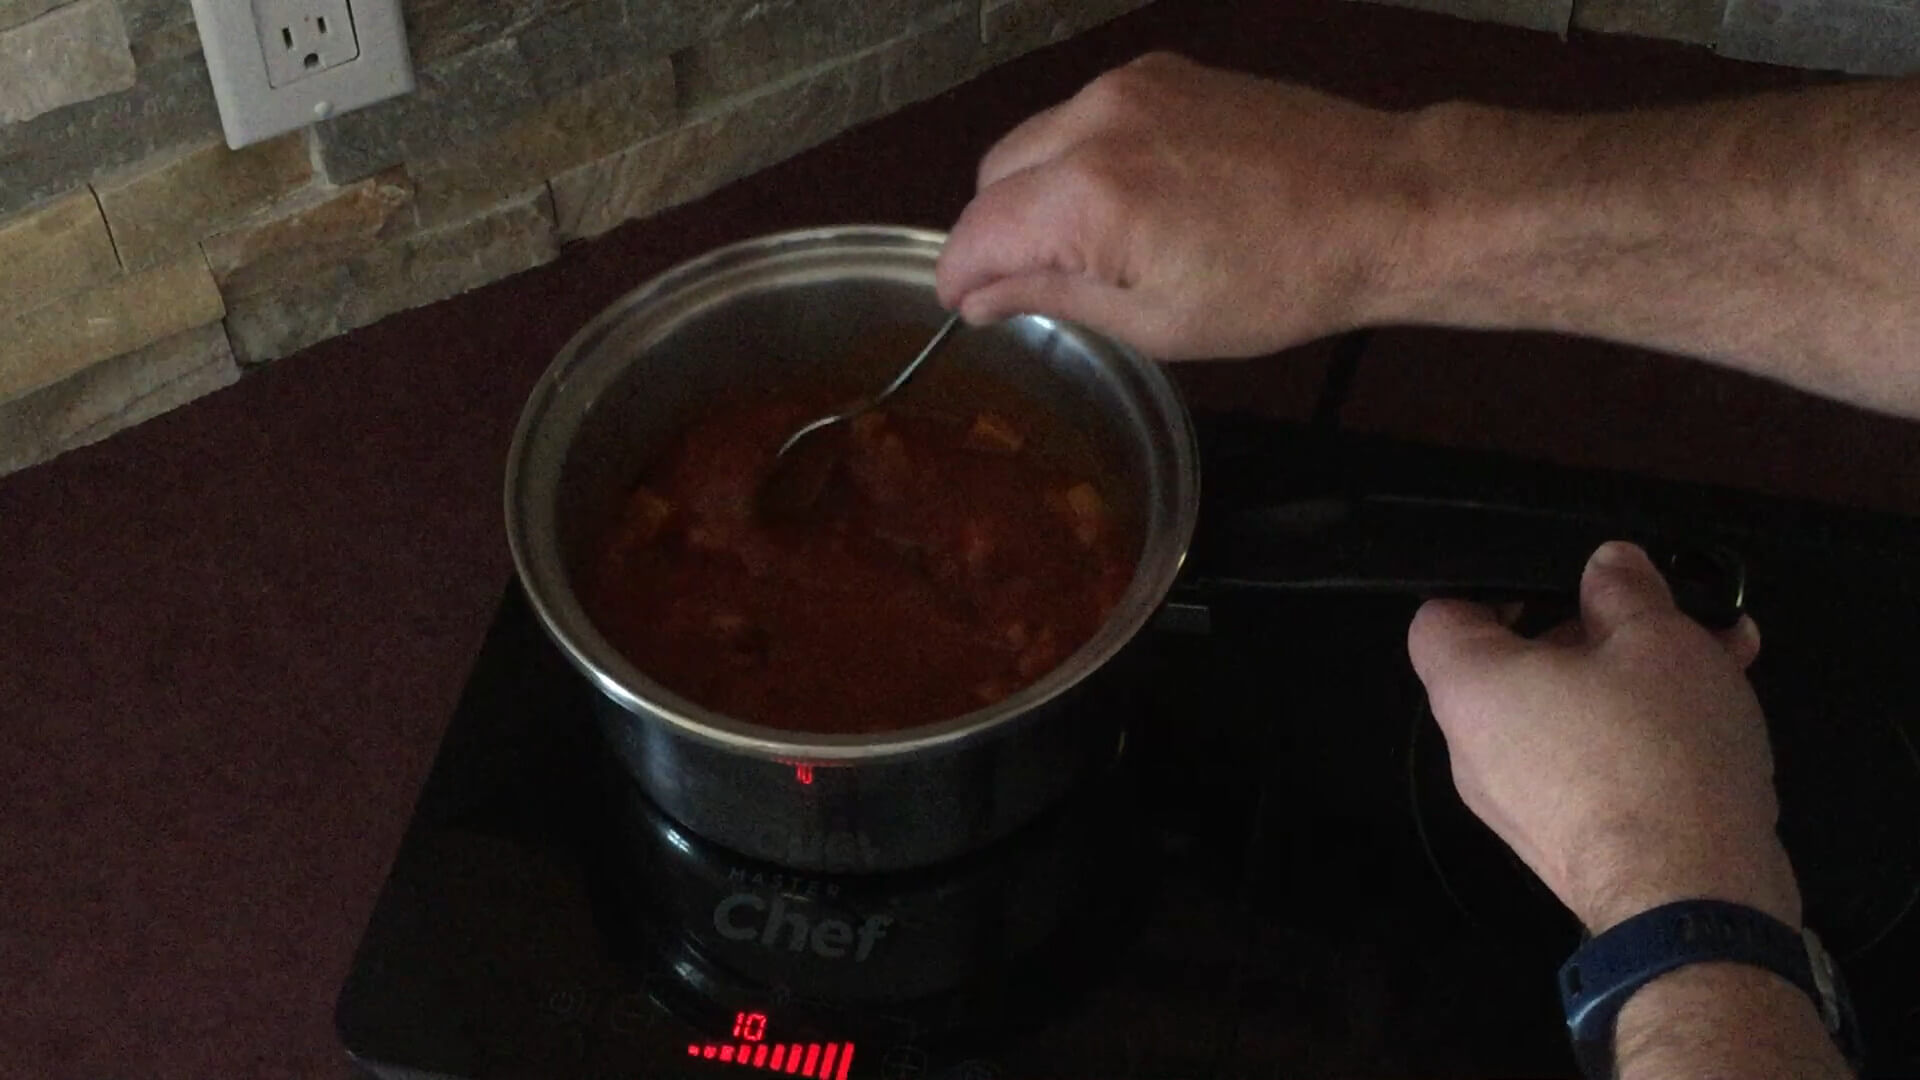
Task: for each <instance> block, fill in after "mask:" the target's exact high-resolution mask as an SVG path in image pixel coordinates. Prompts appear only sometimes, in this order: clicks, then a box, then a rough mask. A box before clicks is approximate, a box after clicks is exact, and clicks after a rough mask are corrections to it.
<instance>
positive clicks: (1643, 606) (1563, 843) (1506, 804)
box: [1407, 543, 1800, 934]
mask: <svg viewBox="0 0 1920 1080" xmlns="http://www.w3.org/2000/svg"><path fill="white" fill-rule="evenodd" d="M1407 644H1408V649H1409V652H1410V653H1411V655H1412V658H1413V664H1414V668H1415V670H1416V671H1418V673H1419V675H1420V678H1421V681H1422V682H1424V683H1425V684H1426V687H1427V693H1428V697H1429V699H1430V700H1431V701H1432V704H1433V713H1434V717H1435V718H1436V719H1437V720H1438V721H1439V723H1440V728H1441V731H1442V732H1444V733H1445V735H1446V739H1447V747H1448V750H1449V753H1450V755H1451V757H1452V764H1453V779H1454V784H1455V786H1456V787H1457V788H1458V789H1459V791H1460V796H1461V798H1462V799H1463V800H1464V801H1465V802H1466V804H1467V806H1468V808H1469V809H1471V810H1472V811H1473V812H1474V813H1475V814H1477V815H1478V816H1479V817H1480V819H1481V820H1482V821H1484V822H1486V823H1487V825H1488V826H1489V827H1491V828H1492V829H1493V831H1494V832H1495V833H1497V834H1499V836H1500V838H1501V839H1502V840H1504V841H1506V843H1507V845H1508V846H1509V847H1511V848H1512V849H1513V850H1514V852H1515V854H1517V855H1518V856H1519V857H1520V858H1521V860H1522V861H1524V862H1525V863H1526V864H1527V865H1528V866H1529V867H1531V868H1532V869H1533V871H1534V873H1536V874H1538V875H1539V877H1540V879H1541V881H1543V882H1544V883H1545V884H1546V885H1547V887H1548V888H1549V889H1551V890H1552V891H1553V893H1554V895H1555V896H1557V897H1559V898H1560V900H1561V902H1562V903H1564V904H1566V905H1567V907H1568V908H1569V909H1571V910H1572V912H1573V913H1574V915H1575V916H1577V917H1578V918H1579V919H1580V921H1581V922H1582V923H1583V924H1585V925H1586V927H1587V928H1588V930H1589V931H1591V932H1593V933H1596V934H1597V933H1599V932H1600V931H1602V930H1604V929H1605V928H1607V927H1609V926H1612V925H1613V924H1615V923H1617V922H1620V921H1621V920H1623V919H1626V918H1628V917H1630V916H1632V915H1634V914H1637V913H1639V912H1641V911H1644V910H1646V909H1648V908H1652V907H1656V906H1658V905H1660V904H1662V903H1666V902H1668V901H1671V900H1679V899H1689V898H1699V897H1705V898H1714V899H1721V900H1729V901H1734V902H1737V903H1744V904H1749V905H1751V906H1753V907H1757V908H1759V909H1760V910H1762V911H1765V912H1768V913H1769V914H1771V915H1773V916H1774V917H1776V918H1778V919H1780V920H1782V921H1784V922H1786V923H1787V924H1788V925H1790V926H1796V927H1797V926H1799V925H1800V895H1799V890H1798V887H1797V886H1796V885H1795V883H1794V879H1793V871H1792V868H1791V866H1790V865H1789V864H1788V861H1787V856H1786V851H1785V849H1784V848H1783V847H1781V845H1780V841H1779V838H1778V836H1777V835H1776V834H1775V832H1774V825H1775V820H1776V818H1777V816H1778V805H1777V803H1776V801H1775V795H1774V790H1773V758H1772V754H1771V752H1770V751H1769V749H1768V746H1767V733H1766V725H1765V722H1764V720H1763V719H1762V717H1761V713H1760V705H1759V702H1758V701H1757V700H1756V699H1755V698H1754V694H1753V689H1752V687H1751V686H1750V685H1749V684H1748V683H1747V680H1746V678H1745V675H1744V674H1743V671H1744V669H1745V667H1746V666H1747V664H1749V663H1751V662H1752V660H1753V658H1754V656H1755V654H1756V653H1757V652H1758V650H1759V644H1760V639H1759V633H1758V631H1757V630H1755V629H1754V626H1753V623H1752V622H1751V620H1742V621H1741V623H1740V624H1739V625H1738V626H1736V627H1734V628H1733V629H1732V630H1729V631H1726V632H1725V633H1723V634H1720V635H1715V634H1713V633H1711V632H1709V631H1707V630H1706V629H1705V628H1703V627H1701V626H1700V625H1699V624H1698V623H1696V622H1694V621H1693V620H1691V619H1689V618H1688V617H1687V616H1685V615H1683V614H1681V613H1680V611H1679V610H1678V609H1677V608H1675V606H1674V603H1673V596H1672V594H1671V592H1670V591H1669V590H1668V588H1667V584H1666V581H1665V580H1664V579H1663V578H1662V577H1661V576H1660V573H1659V571H1658V570H1656V569H1655V568H1654V566H1653V564H1652V562H1651V561H1649V560H1648V558H1647V556H1646V554H1645V553H1644V552H1642V551H1641V550H1640V549H1639V548H1636V547H1634V546H1632V545H1630V544H1619V543H1615V544H1607V545H1604V546H1602V547H1601V548H1600V549H1599V550H1598V551H1596V552H1595V553H1594V555H1593V558H1592V560H1591V561H1589V562H1588V564H1587V568H1586V572H1585V574H1584V576H1583V577H1582V579H1581V582H1580V618H1579V619H1578V620H1576V621H1574V622H1572V623H1569V624H1567V625H1565V626H1562V627H1560V628H1558V629H1556V630H1555V631H1553V632H1551V633H1550V634H1548V635H1547V636H1546V637H1545V638H1542V639H1539V640H1526V639H1523V638H1520V637H1518V636H1516V635H1515V634H1513V633H1512V632H1511V631H1509V630H1508V629H1507V628H1506V627H1505V626H1503V625H1502V624H1501V623H1500V622H1499V620H1498V618H1497V617H1496V616H1495V615H1494V614H1493V613H1492V612H1491V611H1489V610H1488V609H1486V608H1484V607H1482V606H1479V605H1476V604H1469V603H1465V602H1461V601H1449V600H1435V601H1430V602H1429V603H1427V604H1426V605H1425V606H1424V607H1422V608H1421V609H1420V613H1419V614H1418V615H1417V616H1416V617H1415V618H1414V622H1413V626H1412V628H1411V629H1410V631H1409V632H1408V639H1407Z"/></svg>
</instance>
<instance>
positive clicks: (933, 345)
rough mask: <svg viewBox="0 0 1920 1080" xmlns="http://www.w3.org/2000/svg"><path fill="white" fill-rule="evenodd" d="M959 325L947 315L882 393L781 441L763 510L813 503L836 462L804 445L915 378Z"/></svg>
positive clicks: (787, 510) (773, 513)
mask: <svg viewBox="0 0 1920 1080" xmlns="http://www.w3.org/2000/svg"><path fill="white" fill-rule="evenodd" d="M959 325H960V316H959V314H958V313H955V314H953V315H950V316H948V317H947V321H946V322H944V323H942V324H940V329H938V330H936V331H934V333H933V337H932V339H930V340H929V341H928V342H927V344H926V345H925V347H923V348H922V349H921V350H920V355H918V356H916V357H914V358H913V359H912V361H910V362H909V363H908V364H907V366H906V367H903V368H901V369H900V373H899V374H897V375H895V376H894V377H893V381H892V382H889V383H888V384H887V385H886V386H884V387H882V388H881V390H880V392H879V393H877V394H875V395H873V396H872V397H870V398H867V399H865V400H863V401H860V402H857V403H855V404H854V405H852V406H849V407H848V408H846V409H843V410H841V411H839V412H836V413H829V414H827V415H826V416H822V417H819V418H817V419H814V420H810V421H808V422H807V423H805V424H802V425H800V427H799V428H797V429H795V430H794V433H793V434H791V435H789V436H787V440H786V441H785V442H783V443H781V444H780V449H779V450H778V451H776V452H775V453H774V455H773V464H772V466H771V467H770V468H769V469H768V471H767V475H766V478H765V479H764V480H762V481H761V483H760V491H759V504H760V505H759V508H760V512H761V513H762V514H763V515H765V516H768V517H782V516H789V515H791V514H793V513H796V512H798V511H800V510H804V509H806V508H807V507H809V506H811V505H813V501H814V499H816V498H818V497H819V495H820V490H821V488H823V487H825V486H826V482H827V475H828V473H829V472H831V470H832V467H833V462H832V460H831V458H827V457H823V456H822V455H819V454H809V453H807V452H806V451H805V449H804V448H805V447H806V446H807V445H808V444H813V445H819V440H818V439H816V438H815V436H817V435H819V434H820V433H821V432H823V431H825V430H827V429H828V428H831V427H834V426H836V425H839V424H845V423H849V422H851V421H852V420H853V419H854V418H855V417H858V416H860V415H862V414H864V413H868V412H872V411H873V410H874V409H877V408H879V407H880V406H881V405H882V404H883V403H885V402H886V400H887V399H888V398H890V397H892V396H893V395H894V394H896V393H898V392H899V391H900V389H901V388H902V387H904V386H906V385H907V383H909V382H912V381H913V377H914V376H915V375H917V374H919V372H920V368H921V366H922V365H924V364H925V363H926V362H927V360H928V359H929V358H931V357H932V356H933V354H934V353H936V352H938V351H940V346H941V345H943V344H945V343H946V340H947V338H949V337H951V336H952V335H953V331H954V329H955V328H956V327H958V326H959Z"/></svg>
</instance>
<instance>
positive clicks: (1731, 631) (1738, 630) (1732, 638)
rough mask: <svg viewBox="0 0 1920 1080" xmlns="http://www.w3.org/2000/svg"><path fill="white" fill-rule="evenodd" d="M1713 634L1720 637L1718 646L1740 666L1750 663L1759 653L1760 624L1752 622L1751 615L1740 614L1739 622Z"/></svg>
mask: <svg viewBox="0 0 1920 1080" xmlns="http://www.w3.org/2000/svg"><path fill="white" fill-rule="evenodd" d="M1713 636H1714V637H1716V638H1719V639H1720V647H1721V648H1723V649H1725V650H1727V655H1728V656H1731V657H1733V662H1734V663H1736V664H1739V665H1740V666H1741V667H1742V668H1746V667H1748V666H1749V665H1751V664H1752V663H1753V662H1754V660H1755V659H1756V658H1757V657H1759V655H1760V624H1759V623H1756V622H1754V621H1753V616H1751V615H1742V616H1740V621H1739V622H1737V623H1734V624H1733V625H1732V626H1730V627H1728V628H1726V629H1725V630H1720V631H1717V632H1716V633H1715V634H1714V635H1713Z"/></svg>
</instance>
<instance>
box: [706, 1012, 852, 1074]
mask: <svg viewBox="0 0 1920 1080" xmlns="http://www.w3.org/2000/svg"><path fill="white" fill-rule="evenodd" d="M733 1037H734V1038H736V1039H740V1040H742V1041H740V1042H738V1043H689V1044H687V1056H688V1057H697V1058H705V1059H707V1060H708V1061H719V1062H722V1063H724V1064H729V1065H745V1066H746V1067H748V1068H750V1069H764V1070H766V1071H768V1072H775V1073H783V1074H785V1075H788V1076H804V1077H807V1078H808V1080H847V1070H848V1069H851V1068H852V1067H853V1044H852V1043H837V1042H830V1043H817V1042H813V1043H769V1042H767V1041H765V1040H766V1037H767V1014H766V1013H757V1012H752V1013H750V1012H742V1013H735V1014H733Z"/></svg>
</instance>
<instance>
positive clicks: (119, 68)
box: [0, 0, 1920, 473]
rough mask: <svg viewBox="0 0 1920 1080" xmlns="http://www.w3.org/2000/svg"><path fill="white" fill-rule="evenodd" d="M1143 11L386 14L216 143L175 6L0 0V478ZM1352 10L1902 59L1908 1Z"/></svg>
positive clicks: (561, 7)
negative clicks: (318, 86) (355, 56)
mask: <svg viewBox="0 0 1920 1080" xmlns="http://www.w3.org/2000/svg"><path fill="white" fill-rule="evenodd" d="M1145 2H1146V0H403V10H404V13H405V16H406V21H407V27H408V41H409V46H410V48H411V49H412V52H413V55H414V58H415V62H416V66H417V68H418V73H419V91H418V92H417V93H415V94H412V95H409V96H407V97H403V98H399V99H396V100H393V101H389V102H385V103H382V104H380V105H377V106H374V107H372V108H369V109H365V110H361V111H359V112H354V113H349V114H347V115H345V116H341V117H337V118H335V119H333V120H330V121H328V122H326V123H323V124H321V125H319V126H317V127H315V128H312V129H309V130H306V131H302V132H296V133H292V134H289V135H286V136H283V137H281V138H277V139H273V140H269V141H268V142H265V143H262V144H260V145H256V146H251V147H247V148H245V149H243V150H239V151H232V150H228V149H227V147H226V145H225V143H224V142H223V141H222V140H221V138H220V127H219V116H218V113H217V111H216V110H215V108H214V102H213V94H212V91H211V89H210V88H209V86H208V82H207V73H206V67H205V64H204V63H203V62H202V60H201V57H200V45H199V38H198V35H197V33H196V32H195V28H194V23H193V13H192V7H191V5H190V3H189V0H0V473H5V472H8V471H11V470H13V469H17V468H23V467H25V466H28V465H31V464H34V463H35V462H38V461H42V460H45V459H47V458H49V457H52V456H53V455H55V454H58V453H60V452H62V451H63V450H66V449H70V448H72V447H75V446H79V445H82V444H84V443H86V442H91V441H93V440H95V439H99V438H102V437H105V436H107V435H110V434H111V433H112V432H114V431H116V430H119V429H121V428H124V427H126V426H128V425H130V424H134V423H138V422H139V421H141V420H143V419H146V418H148V417H150V416H153V415H156V414H157V413H159V412H161V411H164V410H166V409H170V408H175V407H178V406H180V405H183V404H185V403H187V402H189V401H191V400H193V399H194V398H195V397H197V396H200V395H202V394H205V393H210V392H212V391H214V390H217V389H219V388H220V387H223V386H226V385H229V384H231V383H232V382H234V381H235V380H236V379H238V378H240V377H242V375H243V373H244V371H245V370H246V368H247V367H248V366H249V365H253V364H258V363H262V362H265V361H269V360H272V359H275V358H277V357H281V356H285V355H287V354H288V353H291V352H294V351H297V350H299V349H301V348H304V347H306V346H307V345H310V344H313V343H314V342H316V341H319V340H322V339H324V338H327V337H330V336H332V335H335V334H340V333H344V332H346V331H348V330H351V329H353V328H355V327H358V326H363V325H366V324H367V323H370V322H372V321H374V320H376V319H379V318H381V317H383V316H385V315H388V314H390V313H392V312H395V311H399V310H402V309H404V308H407V307H413V306H417V305H420V304H426V303H431V302H432V301H434V300H437V299H440V298H442V297H446V296H450V295H453V294H455V293H458V292H461V291H463V290H466V289H471V288H474V287H476V286H479V285H482V284H485V283H486V282H488V281H491V280H494V279H496V278H500V277H504V276H506V275H509V274H512V273H516V272H518V271H521V270H524V269H526V268H529V267H532V266H536V265H538V264H540V263H542V262H544V261H547V260H549V259H551V258H553V257H554V256H555V255H556V254H557V253H558V251H559V249H560V246H561V244H563V243H565V242H566V241H569V240H573V239H576V238H582V237H589V236H593V235H596V234H598V233H601V232H604V231H606V230H608V229H611V228H613V227H615V226H617V225H619V224H620V223H622V222H624V221H628V220H631V219H634V218H637V217H643V216H646V215H649V214H652V213H655V212H657V211H659V210H661V209H663V208H665V207H668V206H672V205H674V204H676V203H680V202H685V201H688V200H691V199H694V198H698V197H699V196H701V195H703V194H705V193H706V192H708V191H711V190H713V189H714V188H716V187H718V186H720V185H722V184H725V183H726V182H728V181H729V180H732V179H735V178H737V177H739V176H742V175H745V174H746V173H749V172H752V171H754V170H757V169H760V168H763V167H765V166H767V165H770V164H772V163H774V162H776V161H779V160H781V159H782V158H785V157H787V156H789V155H791V154H794V153H797V152H799V151H800V150H803V149H805V148H807V147H809V146H812V145H814V144H816V143H819V142H821V141H823V140H825V139H828V138H830V137H832V136H833V135H835V134H836V133H838V132H840V131H842V130H845V129H846V128H848V127H851V126H853V125H856V124H859V123H861V122H862V121H864V120H867V119H871V118H873V117H875V116H878V115H880V114H882V113H885V112H889V111H892V110H894V109H897V108H900V107H901V106H903V105H906V104H908V103H910V102H912V101H915V100H918V99H920V98H923V97H926V96H929V95H932V94H936V93H939V92H941V91H942V90H945V89H947V88H948V87H951V86H954V85H956V84H958V83H960V82H963V81H965V80H967V79H969V78H971V77H972V76H973V75H975V74H978V73H979V72H980V71H982V70H984V69H985V68H987V67H989V66H991V65H993V64H997V63H1000V62H1002V61H1004V60H1007V59H1010V58H1012V57H1014V56H1017V55H1020V54H1021V53H1024V52H1027V51H1029V50H1032V49H1034V48H1037V47H1039V46H1041V45H1045V44H1049V43H1051V42H1054V41H1058V40H1061V39H1062V38H1065V37H1068V36H1071V35H1074V34H1077V33H1080V32H1081V31H1083V30H1086V29H1088V28H1090V27H1092V26H1094V25H1097V24H1099V23H1101V22H1104V21H1105V20H1107V19H1109V18H1112V17H1114V16H1117V15H1119V14H1122V13H1123V12H1125V11H1128V10H1130V9H1132V8H1135V7H1139V6H1141V5H1142V4H1143V3H1145ZM1161 2H1162V3H1165V4H1175V3H1199V2H1203V0H1161ZM1275 2H1282V0H1275ZM1382 2H1387V3H1394V4H1398V5H1400V6H1406V7H1416V8H1422V9H1426V10H1431V11H1439V12H1443V13H1447V14H1451V15H1457V16H1460V17H1463V18H1472V19H1484V20H1492V21H1498V22H1503V23H1509V24H1514V25H1519V26H1524V27H1529V28H1532V29H1535V30H1541V31H1545V32H1549V33H1554V34H1561V35H1565V34H1566V33H1568V32H1569V31H1570V30H1576V29H1577V30H1590V31H1598V32H1606V33H1627V34H1638V35H1643V36H1653V37H1667V38H1673V39H1677V40H1680V41H1685V42H1690V43H1694V44H1700V45H1706V46H1712V47H1716V48H1719V49H1720V50H1721V51H1723V52H1726V53H1728V54H1730V55H1734V56H1739V57H1742V58H1749V59H1757V60H1765V61H1770V62H1774V63H1785V64H1795V65H1801V66H1809V67H1822V68H1834V69H1840V70H1848V71H1856V72H1861V73H1872V74H1888V73H1896V72H1902V71H1909V70H1916V69H1920V4H1916V3H1914V2H1912V0H1382Z"/></svg>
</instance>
